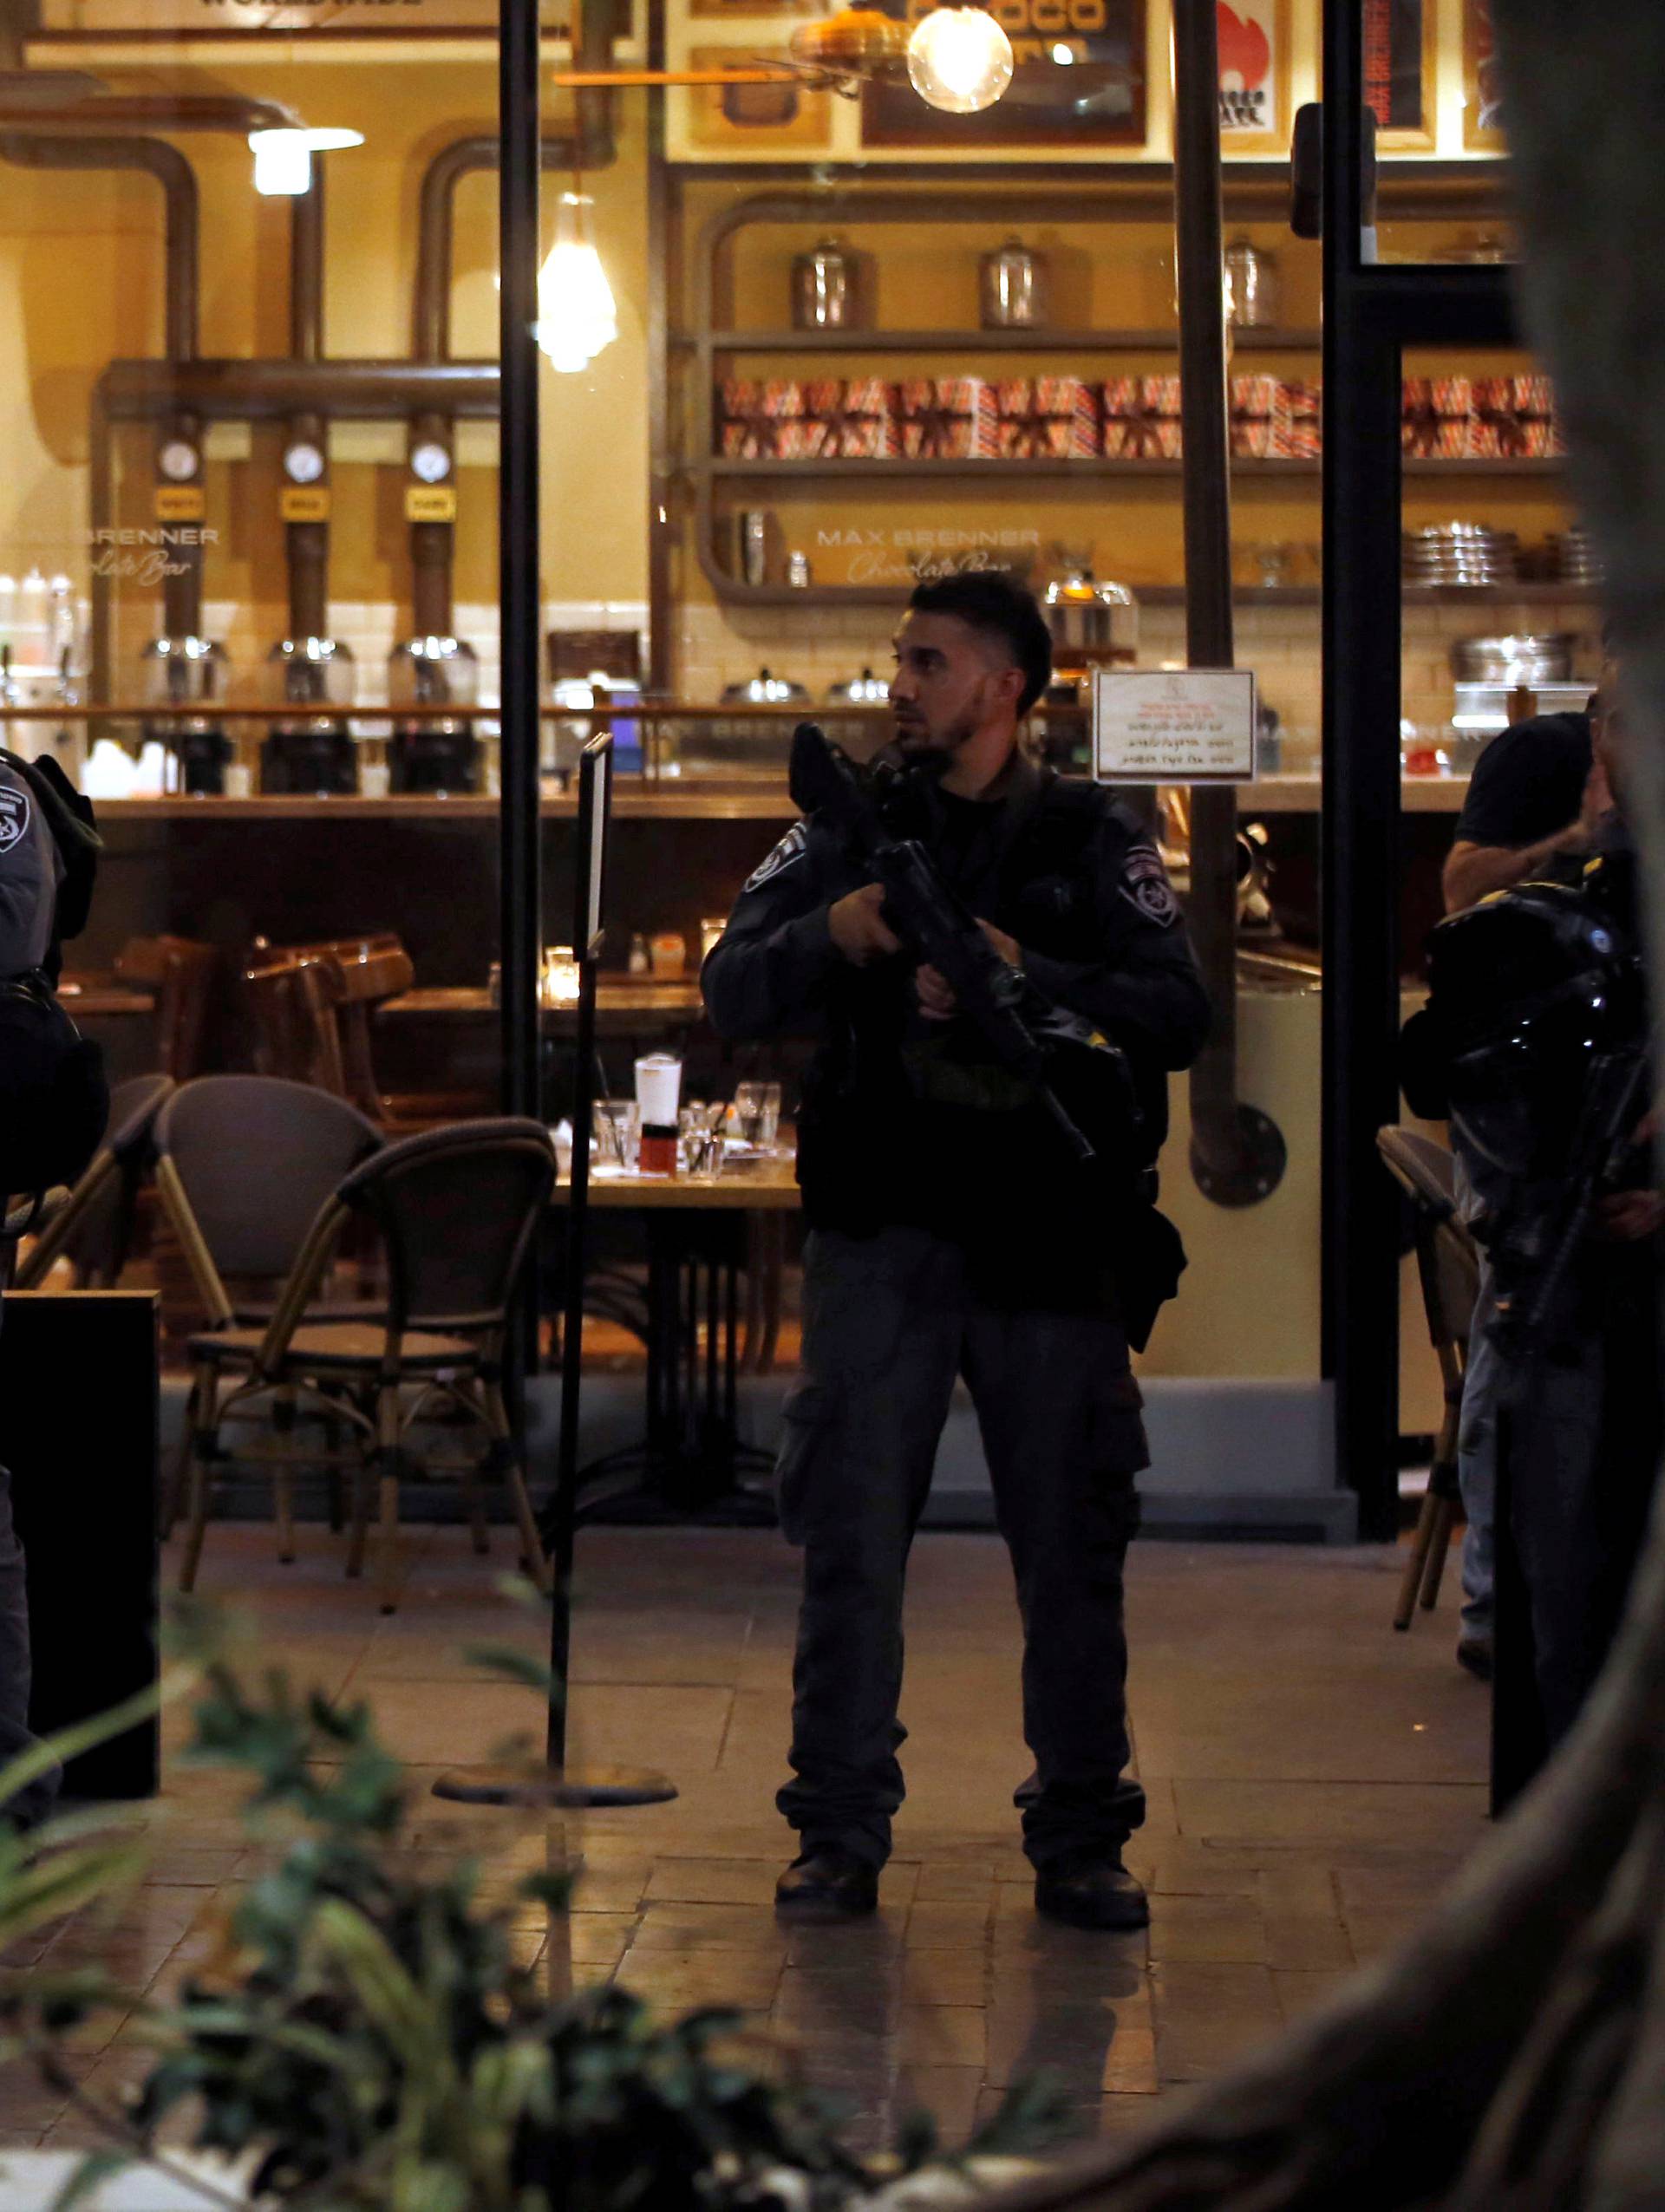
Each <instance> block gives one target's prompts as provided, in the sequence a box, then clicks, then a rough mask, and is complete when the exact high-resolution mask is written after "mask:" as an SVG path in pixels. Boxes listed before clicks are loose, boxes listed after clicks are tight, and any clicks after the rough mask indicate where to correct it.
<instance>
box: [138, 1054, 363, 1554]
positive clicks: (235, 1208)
mask: <svg viewBox="0 0 1665 2212" xmlns="http://www.w3.org/2000/svg"><path fill="white" fill-rule="evenodd" d="M381 1142H382V1132H380V1130H378V1129H377V1128H376V1127H375V1124H374V1123H373V1122H370V1121H368V1120H367V1119H365V1117H364V1116H363V1115H362V1113H358V1112H357V1110H356V1108H355V1107H353V1106H349V1105H348V1104H347V1102H346V1101H345V1099H337V1098H333V1097H331V1096H330V1093H328V1092H327V1091H320V1090H318V1089H317V1088H316V1087H315V1086H313V1085H311V1084H310V1083H291V1082H287V1081H285V1080H283V1079H282V1078H281V1077H278V1076H271V1075H205V1076H202V1077H200V1078H199V1080H197V1081H196V1082H194V1083H186V1084H185V1085H184V1086H182V1087H181V1088H180V1090H178V1091H176V1092H175V1093H174V1094H173V1097H172V1098H171V1099H168V1100H167V1104H166V1105H165V1106H163V1108H162V1111H161V1113H160V1115H159V1116H158V1117H157V1121H156V1138H155V1144H156V1187H157V1191H158V1195H159V1197H160V1200H161V1206H162V1211H163V1214H164V1216H165V1217H166V1218H167V1223H168V1225H169V1227H170V1228H171V1229H172V1230H173V1237H174V1239H175V1241H176V1243H178V1245H179V1247H180V1251H181V1252H182V1253H183V1255H184V1256H185V1262H186V1267H187V1269H189V1272H190V1276H191V1281H192V1283H193V1288H194V1290H195V1294H196V1303H197V1305H198V1306H199V1308H200V1309H201V1312H202V1314H203V1315H205V1316H206V1320H207V1322H208V1326H209V1328H211V1329H216V1330H219V1329H234V1328H263V1327H264V1325H265V1323H266V1322H267V1321H269V1320H270V1319H271V1315H272V1314H273V1312H274V1311H275V1310H276V1304H277V1301H278V1297H279V1295H280V1294H281V1293H282V1291H283V1289H284V1286H285V1285H286V1284H287V1282H289V1281H290V1279H291V1276H292V1275H293V1273H294V1269H295V1265H296V1263H297V1260H298V1259H299V1257H300V1256H301V1253H302V1252H303V1250H304V1248H305V1245H306V1240H307V1234H308V1232H309V1230H310V1229H311V1227H312V1224H313V1223H314V1222H315V1221H316V1220H317V1216H318V1210H319V1209H320V1208H321V1207H322V1206H323V1204H325V1203H326V1202H327V1201H328V1200H329V1199H330V1197H332V1196H333V1195H334V1192H335V1191H336V1186H337V1185H338V1184H339V1183H340V1182H341V1180H342V1178H343V1176H345V1175H347V1174H349V1173H350V1172H351V1171H352V1170H353V1169H354V1168H355V1167H356V1166H357V1165H358V1164H359V1162H360V1161H361V1160H362V1159H364V1158H367V1157H368V1156H369V1154H370V1153H371V1152H375V1150H376V1149H377V1147H378V1146H379V1145H380V1144H381ZM320 1287H321V1286H320ZM335 1310H337V1311H343V1310H344V1311H345V1312H346V1313H347V1314H349V1315H351V1316H352V1317H353V1318H365V1317H369V1318H372V1319H373V1318H375V1317H376V1316H377V1315H380V1313H381V1311H382V1308H381V1307H380V1306H379V1305H357V1306H350V1307H348V1308H344V1309H343V1308H336V1309H335ZM199 1368H200V1363H199V1362H198V1361H195V1360H193V1381H192V1387H191V1393H190V1396H189V1398H188V1399H187V1400H186V1440H185V1443H184V1445H182V1447H181V1458H180V1465H179V1466H178V1467H177V1468H176V1470H175V1471H174V1474H173V1478H172V1479H171V1480H170V1482H169V1484H168V1485H167V1494H166V1496H165V1498H164V1501H163V1516H162V1525H163V1528H164V1530H166V1529H167V1528H169V1527H171V1526H172V1524H173V1517H174V1514H175V1512H176V1511H177V1510H178V1504H179V1499H180V1491H181V1487H182V1484H183V1479H184V1471H185V1464H186V1455H188V1453H189V1451H190V1448H191V1446H190V1439H191V1437H192V1435H193V1433H194V1432H195V1429H196V1426H197V1423H198V1419H199V1407H198V1406H197V1403H196V1400H197V1394H198V1386H199ZM265 1410H267V1411H268V1412H269V1413H271V1416H272V1417H273V1419H274V1420H275V1422H276V1424H277V1425H278V1427H279V1428H280V1429H288V1428H290V1427H291V1426H292V1424H293V1420H294V1417H295V1407H294V1404H293V1400H284V1399H281V1398H280V1399H279V1400H278V1401H277V1402H276V1403H274V1404H273V1405H272V1406H270V1407H269V1408H267V1409H265ZM342 1445H343V1439H342V1437H341V1435H340V1433H339V1432H338V1428H337V1426H336V1425H335V1422H334V1419H333V1417H331V1418H330V1419H327V1420H326V1424H325V1439H324V1444H323V1447H322V1448H321V1449H320V1450H319V1451H317V1452H314V1453H312V1454H311V1455H310V1462H311V1464H313V1465H317V1466H319V1467H321V1468H323V1470H324V1471H325V1472H326V1474H327V1475H328V1476H329V1477H330V1522H331V1525H332V1526H334V1527H336V1528H340V1527H341V1526H342V1525H343V1518H344V1517H343V1513H342V1510H341V1498H340V1484H339V1473H340V1470H341V1468H342V1467H343V1466H350V1465H356V1455H354V1456H349V1457H348V1458H343V1457H342ZM290 1466H291V1458H289V1457H287V1456H280V1457H279V1458H278V1465H277V1466H276V1468H275V1470H274V1476H275V1481H274V1487H275V1491H276V1504H277V1510H278V1556H279V1558H280V1559H283V1560H284V1561H288V1560H291V1559H292V1558H293V1557H294V1555H295V1542H294V1523H293V1514H292V1511H291V1491H290V1480H289V1475H290Z"/></svg>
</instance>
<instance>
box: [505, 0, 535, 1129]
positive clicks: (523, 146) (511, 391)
mask: <svg viewBox="0 0 1665 2212" xmlns="http://www.w3.org/2000/svg"><path fill="white" fill-rule="evenodd" d="M538 65H539V36H538V5H537V0H499V4H498V128H499V132H500V137H501V140H502V149H503V150H502V182H501V189H500V193H499V199H498V240H499V244H498V266H499V269H500V271H501V276H502V285H503V289H502V295H501V313H500V323H499V339H498V349H499V354H500V375H501V394H502V431H501V446H500V458H499V463H498V480H497V483H498V585H499V595H500V599H501V603H502V617H501V632H500V636H501V648H502V665H503V677H502V696H503V703H502V714H501V729H502V786H503V797H502V807H501V812H500V815H499V818H498V834H499V852H500V879H501V887H500V901H501V904H500V923H501V927H500V936H501V947H502V962H503V992H502V1043H503V1107H504V1111H505V1113H513V1114H530V1115H532V1116H534V1117H535V1116H537V1114H538V1111H539V1080H538V1075H539V1066H538V1062H539V1028H538V973H539V950H540V945H541V941H542V935H543V903H542V896H541V884H540V882H539V863H540V852H539V819H538V799H539V789H538V739H539V722H538V699H539V682H540V658H541V656H540V652H539V646H540V642H541V641H540V639H539V580H538V578H539V561H538V551H539V530H538V524H539V488H540V476H539V451H538V343H537V340H536V338H535V337H534V336H533V335H532V331H533V326H534V324H535V323H536V322H537V318H538V246H539V226H538V187H539V167H540V163H539V118H538V89H539V80H538Z"/></svg>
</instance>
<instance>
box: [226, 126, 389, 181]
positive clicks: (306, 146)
mask: <svg viewBox="0 0 1665 2212" xmlns="http://www.w3.org/2000/svg"><path fill="white" fill-rule="evenodd" d="M363 143H364V134H363V132H362V131H344V130H317V131H313V130H308V129H306V128H305V127H304V126H303V125H300V124H296V125H294V126H293V127H290V128H284V129H278V130H271V131H251V132H250V133H249V151H250V153H252V154H253V156H254V188H255V190H256V192H259V193H260V194H261V195H262V196H263V197H264V198H265V199H299V198H300V197H301V195H302V193H304V192H310V191H311V189H312V156H313V155H314V154H315V153H335V152H336V150H337V149H338V148H340V147H345V146H362V145H363Z"/></svg>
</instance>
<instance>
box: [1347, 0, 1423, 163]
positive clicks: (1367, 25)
mask: <svg viewBox="0 0 1665 2212" xmlns="http://www.w3.org/2000/svg"><path fill="white" fill-rule="evenodd" d="M1434 12H1435V10H1434V0H1364V97H1365V101H1366V103H1367V104H1368V106H1369V107H1370V108H1374V111H1375V117H1376V131H1377V140H1376V142H1377V144H1378V145H1379V146H1380V147H1382V148H1383V149H1384V150H1385V151H1387V152H1388V153H1392V152H1394V151H1395V150H1397V149H1401V148H1405V147H1430V146H1432V145H1433V142H1434V117H1433V103H1434V32H1435V23H1434Z"/></svg>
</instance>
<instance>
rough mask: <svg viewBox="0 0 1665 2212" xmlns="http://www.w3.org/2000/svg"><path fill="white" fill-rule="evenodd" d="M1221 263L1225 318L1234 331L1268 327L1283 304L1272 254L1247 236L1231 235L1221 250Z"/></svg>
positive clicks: (1281, 290)
mask: <svg viewBox="0 0 1665 2212" xmlns="http://www.w3.org/2000/svg"><path fill="white" fill-rule="evenodd" d="M1224 264H1225V319H1226V321H1227V322H1228V323H1230V324H1231V327H1232V329H1233V330H1269V329H1270V328H1271V326H1272V325H1273V324H1275V323H1276V321H1277V319H1278V315H1279V312H1280V310H1281V308H1282V304H1283V284H1282V280H1281V279H1280V277H1279V276H1278V273H1277V257H1276V254H1270V253H1266V252H1263V251H1262V250H1261V248H1260V247H1259V246H1257V245H1251V244H1250V241H1249V240H1248V239H1247V238H1234V239H1233V240H1232V241H1231V245H1229V246H1227V248H1226V249H1225V254H1224Z"/></svg>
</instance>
